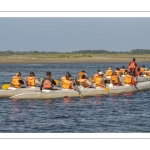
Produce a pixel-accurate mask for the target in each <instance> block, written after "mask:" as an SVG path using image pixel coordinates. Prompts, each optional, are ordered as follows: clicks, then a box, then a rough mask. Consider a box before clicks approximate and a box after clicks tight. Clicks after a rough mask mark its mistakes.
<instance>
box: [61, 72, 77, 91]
mask: <svg viewBox="0 0 150 150" xmlns="http://www.w3.org/2000/svg"><path fill="white" fill-rule="evenodd" d="M61 81H62V88H63V89H75V87H74V82H73V79H72V76H71V74H70V73H69V72H67V73H66V76H63V77H62V78H61Z"/></svg>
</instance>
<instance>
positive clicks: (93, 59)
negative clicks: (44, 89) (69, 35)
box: [0, 57, 150, 64]
mask: <svg viewBox="0 0 150 150" xmlns="http://www.w3.org/2000/svg"><path fill="white" fill-rule="evenodd" d="M135 58H136V62H149V61H150V60H149V59H147V60H146V59H145V57H143V58H142V57H139V58H137V57H135ZM131 60H132V57H128V58H127V57H126V58H123V57H122V58H118V57H116V58H115V57H80V58H36V57H35V58H24V59H19V58H18V59H17V58H1V59H0V64H37V63H38V64H42V63H89V62H92V63H94V62H95V63H97V62H101V63H107V62H108V63H110V62H130V61H131Z"/></svg>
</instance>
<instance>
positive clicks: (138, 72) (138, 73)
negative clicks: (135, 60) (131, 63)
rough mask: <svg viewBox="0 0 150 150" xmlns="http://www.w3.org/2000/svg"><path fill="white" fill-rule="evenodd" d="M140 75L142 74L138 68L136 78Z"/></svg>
mask: <svg viewBox="0 0 150 150" xmlns="http://www.w3.org/2000/svg"><path fill="white" fill-rule="evenodd" d="M141 75H142V72H141V71H140V68H137V72H136V76H137V77H140V76H141Z"/></svg>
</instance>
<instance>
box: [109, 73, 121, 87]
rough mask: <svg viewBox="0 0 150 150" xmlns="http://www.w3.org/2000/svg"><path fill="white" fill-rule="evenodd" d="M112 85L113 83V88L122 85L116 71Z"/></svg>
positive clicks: (112, 77) (113, 74)
mask: <svg viewBox="0 0 150 150" xmlns="http://www.w3.org/2000/svg"><path fill="white" fill-rule="evenodd" d="M110 83H112V84H113V86H119V85H120V80H119V76H118V75H117V73H116V71H115V72H113V73H112V76H111V79H110Z"/></svg>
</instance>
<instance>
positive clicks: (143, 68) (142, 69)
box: [140, 65, 145, 74]
mask: <svg viewBox="0 0 150 150" xmlns="http://www.w3.org/2000/svg"><path fill="white" fill-rule="evenodd" d="M140 71H141V72H142V74H143V73H144V71H145V65H143V66H142V67H141V68H140Z"/></svg>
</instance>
